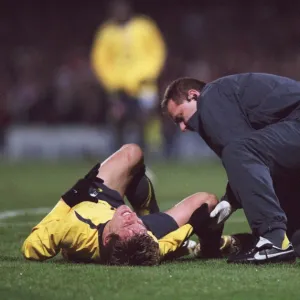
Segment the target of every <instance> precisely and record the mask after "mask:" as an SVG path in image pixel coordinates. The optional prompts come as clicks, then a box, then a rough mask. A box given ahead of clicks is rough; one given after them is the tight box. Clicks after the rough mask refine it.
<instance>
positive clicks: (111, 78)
mask: <svg viewBox="0 0 300 300" xmlns="http://www.w3.org/2000/svg"><path fill="white" fill-rule="evenodd" d="M113 35H114V30H113V28H112V27H111V26H110V25H109V24H104V25H103V26H101V27H100V28H99V29H98V31H97V32H96V35H95V39H94V42H93V45H92V51H91V64H92V68H93V70H94V72H95V75H96V77H97V78H98V80H99V81H100V82H101V83H102V85H103V87H104V88H105V89H106V90H107V91H109V92H113V91H115V90H117V89H118V88H119V87H120V86H119V77H118V74H116V72H117V69H116V68H117V57H116V54H115V51H116V50H115V49H114V41H113V39H112V36H113Z"/></svg>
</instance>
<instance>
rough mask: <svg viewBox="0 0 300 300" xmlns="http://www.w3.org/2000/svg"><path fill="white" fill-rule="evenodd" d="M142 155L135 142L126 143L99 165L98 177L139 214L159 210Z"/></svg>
mask: <svg viewBox="0 0 300 300" xmlns="http://www.w3.org/2000/svg"><path fill="white" fill-rule="evenodd" d="M145 171H146V168H145V164H144V156H143V152H142V150H141V148H140V147H139V146H138V145H136V144H127V145H124V146H123V147H121V149H120V150H118V151H117V152H115V153H114V154H113V155H111V156H110V157H109V158H108V159H106V160H105V161H104V162H103V163H102V164H101V165H100V167H99V170H98V175H97V177H98V178H101V179H102V180H103V181H104V184H105V185H107V186H108V187H109V188H110V189H112V190H115V191H117V192H118V193H119V194H120V195H121V197H124V195H126V197H127V199H128V201H129V202H130V204H131V205H132V207H133V208H134V210H135V211H136V212H137V213H138V214H139V215H145V214H149V213H154V212H157V211H159V208H158V205H157V202H156V198H155V193H154V188H153V185H152V182H151V180H150V179H149V178H148V177H147V175H146V174H145Z"/></svg>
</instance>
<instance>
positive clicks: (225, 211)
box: [210, 200, 234, 225]
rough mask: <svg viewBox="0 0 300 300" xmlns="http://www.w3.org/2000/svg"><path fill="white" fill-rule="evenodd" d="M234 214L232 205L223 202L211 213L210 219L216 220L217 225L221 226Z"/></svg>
mask: <svg viewBox="0 0 300 300" xmlns="http://www.w3.org/2000/svg"><path fill="white" fill-rule="evenodd" d="M233 212H234V209H233V207H232V206H231V204H230V203H229V202H228V201H226V200H222V201H220V202H219V203H218V204H217V206H216V207H215V208H214V210H213V211H212V212H211V213H210V217H211V218H216V223H217V225H221V224H223V223H224V222H225V221H226V220H227V219H228V218H229V217H230V215H231V214H232V213H233Z"/></svg>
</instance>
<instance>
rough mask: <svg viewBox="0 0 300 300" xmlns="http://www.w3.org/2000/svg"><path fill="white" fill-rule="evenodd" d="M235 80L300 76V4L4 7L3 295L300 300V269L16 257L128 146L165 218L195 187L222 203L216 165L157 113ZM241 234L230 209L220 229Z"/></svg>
mask: <svg viewBox="0 0 300 300" xmlns="http://www.w3.org/2000/svg"><path fill="white" fill-rule="evenodd" d="M128 4H130V5H131V9H130V7H129V6H128ZM130 11H131V19H130V21H128V17H129V14H128V13H129V12H130ZM126 19H127V22H124V21H125V20H126ZM116 20H118V21H122V22H121V24H122V25H120V22H117V23H116ZM237 72H271V73H276V74H280V75H286V76H290V77H292V78H294V79H298V80H300V2H297V1H275V0H274V1H268V0H265V1H259V0H253V1H243V0H239V1H237V0H233V1H213V0H212V1H203V0H194V1H192V0H159V1H158V0H134V1H131V2H127V3H126V2H124V1H122V2H120V1H117V2H115V1H112V0H109V1H108V0H107V1H104V0H95V1H87V0H86V1H76V0H75V1H63V0H60V1H57V0H52V1H47V0H46V1H41V0H39V1H38V0H27V1H21V0H19V1H17V0H10V1H8V0H3V1H1V4H0V237H1V239H0V270H1V275H0V277H1V280H0V299H9V300H12V299H30V300H34V299H44V300H48V299H49V300H55V299H58V300H61V299H72V300H76V299H87V300H93V299H110V300H119V299H122V300H140V299H144V300H148V299H149V300H153V299H173V300H176V299H178V300H181V299H223V300H226V299H228V300H232V299H242V300H244V299H253V300H257V299H272V300H279V299H299V291H298V289H297V288H295V287H296V286H297V284H299V280H298V278H299V262H298V264H295V265H290V266H285V265H284V266H281V265H280V266H265V267H264V268H257V267H253V268H252V267H249V268H246V267H245V266H240V267H237V266H232V265H227V264H226V261H225V260H218V261H214V260H213V261H203V260H193V259H191V258H187V259H184V260H181V261H178V262H174V263H168V264H163V265H161V266H159V267H153V268H126V267H124V268H110V267H104V266H99V265H93V264H89V265H82V264H77V265H74V264H69V263H66V262H64V261H62V259H61V257H59V256H58V257H57V258H55V259H54V260H51V261H49V262H45V263H42V264H39V263H31V262H27V261H25V260H24V259H23V257H22V255H21V252H20V247H21V245H22V242H23V241H24V239H25V238H26V236H27V235H28V234H29V232H30V230H31V228H32V227H33V226H34V225H35V224H37V223H38V222H39V221H40V220H41V219H42V218H43V216H45V214H46V213H47V212H49V211H50V210H51V208H52V207H53V206H54V205H55V203H56V202H57V201H58V199H59V198H60V195H62V194H63V193H64V192H65V191H66V190H68V189H69V188H70V187H71V186H72V185H73V184H74V183H75V182H76V181H77V180H78V179H79V178H80V177H82V176H84V175H85V174H86V173H87V172H88V170H89V169H91V167H92V166H94V165H95V164H96V162H97V161H99V160H102V159H103V158H104V157H106V156H108V155H110V154H111V153H112V152H113V151H114V150H115V149H117V148H118V147H119V146H120V145H121V144H122V143H126V142H136V143H138V144H139V145H141V147H142V148H143V149H144V151H145V153H146V154H145V157H146V164H147V166H148V167H150V170H151V171H152V177H153V179H154V187H155V192H156V197H157V199H158V203H159V206H160V208H161V209H162V210H165V209H167V208H170V207H171V206H173V205H174V204H175V203H177V202H178V201H180V200H181V199H183V198H185V197H186V196H188V195H190V194H193V193H195V192H198V191H208V192H212V193H215V194H216V195H217V196H218V197H220V196H222V194H223V193H224V189H225V185H226V181H227V180H226V175H225V172H224V170H223V168H222V165H221V164H220V162H219V161H218V159H216V157H215V156H214V154H213V153H212V152H211V151H210V150H209V149H208V147H207V146H206V145H205V144H204V142H203V141H202V140H201V138H200V137H199V136H197V135H196V134H192V133H185V134H179V130H178V129H177V128H176V127H175V125H174V124H172V122H171V121H170V120H169V119H168V118H163V117H162V115H161V113H160V111H159V103H160V100H161V99H162V95H163V92H164V89H165V87H166V86H167V85H168V83H170V81H172V80H174V79H176V78H177V77H181V76H192V77H196V78H198V79H200V80H204V81H211V80H214V79H216V78H218V77H220V76H223V75H228V74H233V73H237ZM224 118H226V115H224ZM245 231H249V227H248V225H247V222H246V220H245V217H244V215H243V212H242V211H239V212H236V213H234V214H233V216H232V217H231V218H230V219H229V220H228V221H227V222H226V226H225V233H237V232H245ZM193 238H194V237H193Z"/></svg>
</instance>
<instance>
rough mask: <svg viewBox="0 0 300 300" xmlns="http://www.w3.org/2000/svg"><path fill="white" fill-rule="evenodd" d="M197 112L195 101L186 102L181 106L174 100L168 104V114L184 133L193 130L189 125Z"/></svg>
mask: <svg viewBox="0 0 300 300" xmlns="http://www.w3.org/2000/svg"><path fill="white" fill-rule="evenodd" d="M196 111H197V101H195V100H190V101H187V100H184V101H183V102H182V103H181V104H176V103H175V102H174V101H173V100H172V99H170V101H169V102H168V113H169V115H170V117H171V118H172V120H173V121H174V122H175V124H176V125H178V126H179V128H180V130H181V131H182V132H185V131H187V130H192V129H191V128H189V126H188V125H187V123H188V121H189V119H190V118H191V117H192V115H193V114H194V113H195V112H196Z"/></svg>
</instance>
